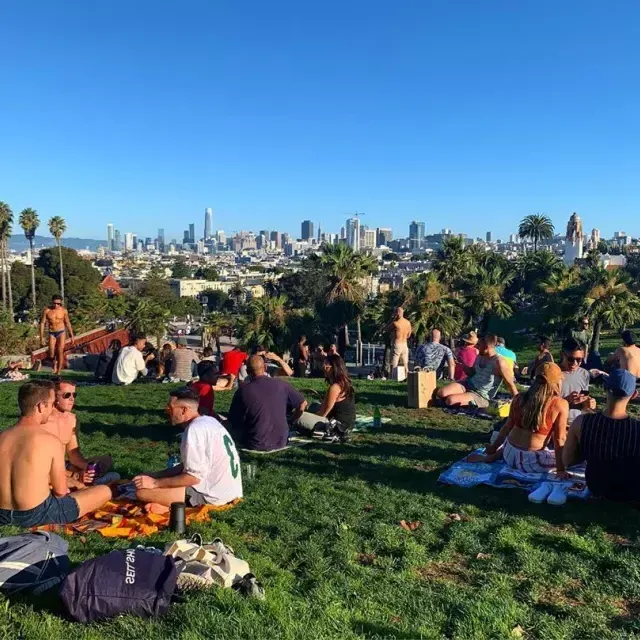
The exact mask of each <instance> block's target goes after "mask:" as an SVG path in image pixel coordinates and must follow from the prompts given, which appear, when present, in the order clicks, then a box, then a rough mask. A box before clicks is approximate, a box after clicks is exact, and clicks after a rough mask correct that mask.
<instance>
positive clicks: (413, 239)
mask: <svg viewBox="0 0 640 640" xmlns="http://www.w3.org/2000/svg"><path fill="white" fill-rule="evenodd" d="M424 235H425V234H424V222H417V221H416V220H414V221H413V222H412V223H411V224H410V225H409V248H410V249H422V247H423V246H424Z"/></svg>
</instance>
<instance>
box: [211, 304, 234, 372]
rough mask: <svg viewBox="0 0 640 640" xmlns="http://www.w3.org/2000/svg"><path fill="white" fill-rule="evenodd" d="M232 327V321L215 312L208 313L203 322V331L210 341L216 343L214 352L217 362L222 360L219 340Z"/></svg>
mask: <svg viewBox="0 0 640 640" xmlns="http://www.w3.org/2000/svg"><path fill="white" fill-rule="evenodd" d="M232 325H233V320H232V319H231V318H230V317H229V315H228V314H226V313H222V312H220V311H216V312H214V313H210V314H209V315H208V316H207V317H206V320H205V325H204V328H205V331H206V334H207V336H208V337H209V338H211V340H214V341H215V343H216V351H217V352H218V353H217V355H218V362H220V360H221V359H222V346H221V344H220V338H221V337H222V336H223V335H225V334H226V333H228V331H229V327H231V326H232Z"/></svg>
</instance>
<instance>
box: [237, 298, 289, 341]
mask: <svg viewBox="0 0 640 640" xmlns="http://www.w3.org/2000/svg"><path fill="white" fill-rule="evenodd" d="M287 317H288V311H287V309H286V297H285V296H274V297H270V296H264V297H262V298H254V299H252V300H251V302H250V303H249V305H248V306H247V312H246V314H245V316H244V317H243V318H242V321H241V323H240V331H241V335H242V339H243V342H245V343H247V344H250V345H252V346H256V345H262V346H264V347H266V348H267V349H280V350H284V349H286V348H287V346H288V338H289V329H288V326H287Z"/></svg>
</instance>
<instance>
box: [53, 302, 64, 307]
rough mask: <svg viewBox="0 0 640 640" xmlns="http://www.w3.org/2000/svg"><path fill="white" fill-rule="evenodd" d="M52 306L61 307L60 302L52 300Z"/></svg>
mask: <svg viewBox="0 0 640 640" xmlns="http://www.w3.org/2000/svg"><path fill="white" fill-rule="evenodd" d="M53 306H54V307H61V306H62V302H54V303H53Z"/></svg>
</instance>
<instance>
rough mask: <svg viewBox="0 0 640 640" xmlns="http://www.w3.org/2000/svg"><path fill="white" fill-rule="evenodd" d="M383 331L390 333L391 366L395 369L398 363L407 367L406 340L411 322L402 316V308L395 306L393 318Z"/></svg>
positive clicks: (407, 350)
mask: <svg viewBox="0 0 640 640" xmlns="http://www.w3.org/2000/svg"><path fill="white" fill-rule="evenodd" d="M385 331H388V332H389V333H390V334H391V338H392V349H393V356H392V358H391V368H392V369H395V368H396V367H397V366H398V364H399V363H400V359H401V358H402V364H403V365H404V366H405V367H406V368H407V369H408V368H409V345H408V344H407V340H409V337H410V336H411V323H410V322H409V321H408V320H407V319H406V318H405V317H404V309H403V308H402V307H396V310H395V312H394V314H393V320H392V321H391V322H390V323H389V324H388V325H387V326H386V327H385Z"/></svg>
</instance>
